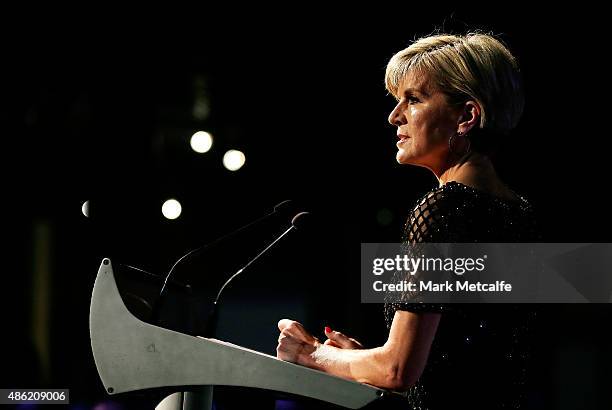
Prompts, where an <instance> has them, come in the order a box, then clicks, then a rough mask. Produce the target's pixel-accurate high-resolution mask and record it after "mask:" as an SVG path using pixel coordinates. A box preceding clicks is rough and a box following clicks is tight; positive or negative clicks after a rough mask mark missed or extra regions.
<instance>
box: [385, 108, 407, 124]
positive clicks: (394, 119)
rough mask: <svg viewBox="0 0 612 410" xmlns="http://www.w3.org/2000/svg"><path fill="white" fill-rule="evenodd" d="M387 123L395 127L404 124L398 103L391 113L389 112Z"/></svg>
mask: <svg viewBox="0 0 612 410" xmlns="http://www.w3.org/2000/svg"><path fill="white" fill-rule="evenodd" d="M388 121H389V124H391V125H395V126H396V127H399V126H400V125H403V124H405V122H406V120H405V118H404V116H403V115H402V110H401V106H400V103H398V104H397V105H396V106H395V108H394V109H393V111H391V114H389V118H388Z"/></svg>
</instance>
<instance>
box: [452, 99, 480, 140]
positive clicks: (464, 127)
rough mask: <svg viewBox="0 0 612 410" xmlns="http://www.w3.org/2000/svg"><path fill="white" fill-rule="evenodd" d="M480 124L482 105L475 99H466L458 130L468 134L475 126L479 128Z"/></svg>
mask: <svg viewBox="0 0 612 410" xmlns="http://www.w3.org/2000/svg"><path fill="white" fill-rule="evenodd" d="M479 124H480V105H479V104H478V103H477V102H476V101H473V100H469V101H466V102H465V103H464V104H463V110H462V112H461V116H460V117H459V124H458V128H457V131H459V132H461V133H462V134H464V135H465V134H467V133H468V132H470V130H471V129H472V128H474V127H476V128H478V126H479Z"/></svg>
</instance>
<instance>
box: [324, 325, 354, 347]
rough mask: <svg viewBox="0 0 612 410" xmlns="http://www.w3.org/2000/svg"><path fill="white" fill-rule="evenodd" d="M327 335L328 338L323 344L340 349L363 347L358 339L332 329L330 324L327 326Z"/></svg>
mask: <svg viewBox="0 0 612 410" xmlns="http://www.w3.org/2000/svg"><path fill="white" fill-rule="evenodd" d="M325 336H327V340H326V341H325V343H323V344H326V345H329V346H334V347H337V348H340V349H363V345H362V344H361V343H359V342H358V341H357V340H355V339H353V338H352V337H348V336H346V335H345V334H344V333H341V332H337V331H335V330H331V328H329V327H328V326H325Z"/></svg>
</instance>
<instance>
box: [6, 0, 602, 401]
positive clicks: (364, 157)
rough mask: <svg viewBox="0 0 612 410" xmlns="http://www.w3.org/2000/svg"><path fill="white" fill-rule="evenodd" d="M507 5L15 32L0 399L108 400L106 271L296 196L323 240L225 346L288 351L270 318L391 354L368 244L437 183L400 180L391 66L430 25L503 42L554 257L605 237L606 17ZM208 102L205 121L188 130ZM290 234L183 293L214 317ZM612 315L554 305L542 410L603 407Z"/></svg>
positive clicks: (243, 300) (168, 258)
mask: <svg viewBox="0 0 612 410" xmlns="http://www.w3.org/2000/svg"><path fill="white" fill-rule="evenodd" d="M490 7H493V6H490ZM495 8H496V9H497V8H499V10H495V13H491V12H485V11H483V10H480V11H476V12H475V11H469V12H468V11H428V10H417V9H415V8H414V7H407V6H406V7H397V8H394V7H390V6H389V7H388V8H385V9H383V10H381V11H380V13H377V12H375V11H373V10H372V11H369V10H360V11H361V12H362V14H361V16H360V17H358V18H357V17H349V16H348V13H347V11H341V10H334V11H332V10H306V9H305V8H304V9H302V10H301V11H299V12H297V11H296V12H290V11H286V10H275V11H274V12H275V13H278V12H281V14H280V17H271V15H270V14H268V13H267V11H265V10H259V11H263V14H264V15H268V17H256V16H255V15H250V14H249V13H248V12H246V13H244V14H242V16H243V17H238V16H236V15H232V14H223V15H216V14H214V15H213V14H211V13H209V12H205V11H197V12H196V11H193V13H191V15H190V17H189V18H184V17H183V18H182V19H179V18H175V17H174V16H172V15H167V16H165V18H163V19H159V20H157V19H155V20H154V19H149V18H147V17H146V16H144V15H141V16H139V18H133V17H129V18H128V17H125V18H117V17H112V18H111V17H107V16H106V15H96V13H92V14H84V15H83V16H81V17H79V18H75V19H72V20H71V21H69V22H67V23H64V22H63V21H61V20H56V19H51V18H48V17H47V16H39V17H32V18H26V19H25V20H26V21H24V23H23V24H17V25H16V27H12V26H11V27H6V28H4V29H3V30H4V32H3V36H2V40H1V43H2V49H3V54H4V58H3V63H2V79H1V83H0V84H1V86H2V89H1V93H0V104H1V106H0V121H1V124H2V125H1V132H2V135H3V149H2V152H3V159H4V161H3V175H4V178H3V190H2V191H3V208H4V209H5V211H4V224H3V225H4V229H3V232H4V234H5V239H6V241H5V245H4V249H5V250H6V251H7V255H6V257H5V258H4V261H5V262H8V263H6V264H5V266H4V269H3V272H2V277H3V282H4V284H3V286H2V289H3V290H4V291H5V292H4V293H5V295H4V297H3V304H4V308H3V318H4V323H5V326H4V328H5V331H4V332H3V334H2V346H3V349H2V350H3V357H2V365H1V367H0V368H1V370H0V372H1V378H2V383H1V385H0V387H4V388H38V387H41V388H42V387H49V388H70V389H71V402H72V403H73V404H72V408H93V406H95V405H96V403H99V402H101V401H103V400H107V399H108V396H107V395H106V394H105V392H104V389H103V386H102V384H101V382H100V381H99V379H98V376H97V372H96V370H95V366H94V363H93V359H92V356H91V350H90V345H89V334H88V323H87V320H88V309H89V298H90V296H91V289H92V286H93V282H94V279H95V275H96V272H97V269H98V266H99V264H100V262H101V260H102V258H104V257H111V258H112V259H113V261H114V262H121V263H125V264H131V265H134V266H138V267H140V268H143V269H146V270H148V271H151V272H153V273H156V274H162V273H164V272H167V271H168V269H169V268H170V266H171V265H172V263H173V262H174V261H175V260H176V259H177V258H178V257H180V256H181V255H182V254H184V253H185V252H187V251H188V250H190V249H193V248H195V247H197V246H199V245H201V244H204V243H207V242H210V241H212V240H214V239H215V238H218V237H219V236H221V235H223V234H225V233H227V232H230V231H233V230H234V229H236V228H238V227H240V226H242V225H245V224H246V223H248V222H249V221H251V220H254V219H256V218H257V217H259V216H261V215H264V214H266V213H268V212H270V211H271V209H272V207H273V206H274V205H275V204H277V203H279V202H280V201H282V200H285V199H293V200H294V201H295V202H294V204H295V205H296V209H298V208H299V210H308V211H310V212H311V213H312V216H313V218H312V226H311V228H310V229H307V230H306V231H305V233H304V234H303V235H295V236H291V237H289V238H287V240H286V241H284V242H283V243H282V244H280V246H279V247H278V248H276V249H274V250H273V251H272V252H271V253H270V254H267V255H266V256H265V258H263V259H261V260H259V261H258V262H257V263H256V264H254V265H253V266H252V267H251V269H250V271H248V272H247V271H245V274H244V276H243V277H241V278H239V279H238V280H237V282H236V283H234V284H233V285H232V287H231V288H229V290H228V293H227V299H226V300H225V303H224V305H223V307H222V309H221V312H220V326H219V329H218V337H219V338H221V339H224V340H228V341H231V342H234V343H237V344H240V345H243V346H246V347H251V348H255V349H257V350H261V351H264V352H267V353H270V354H274V349H275V346H276V337H277V330H276V322H277V321H278V319H280V318H282V317H291V318H294V319H296V320H300V321H302V322H303V323H304V324H305V325H306V326H307V327H308V328H309V329H311V330H312V331H313V332H314V333H315V334H317V335H318V336H319V337H322V329H323V327H324V326H325V325H329V326H332V327H333V328H337V329H340V330H343V331H345V332H346V333H349V334H351V335H354V336H355V337H356V338H358V339H360V340H362V341H363V342H364V344H366V345H375V344H376V343H381V342H382V341H384V338H385V336H386V335H385V327H384V322H383V316H382V308H381V306H377V305H361V304H360V303H359V293H358V290H357V289H358V284H357V283H356V282H357V280H356V278H357V269H358V266H356V264H357V263H358V262H357V260H358V259H357V253H358V252H359V250H358V249H359V243H360V242H379V241H380V242H382V241H387V242H395V241H397V240H398V239H399V237H400V235H401V228H402V225H403V222H404V221H403V219H404V218H405V217H406V216H407V213H408V211H409V210H410V207H411V206H412V204H413V203H414V201H415V200H416V199H417V198H419V197H420V196H421V195H423V194H424V193H425V192H426V191H427V190H428V189H430V188H432V187H433V186H435V184H436V181H435V180H434V179H433V177H432V176H431V175H429V174H428V173H427V172H426V171H424V170H421V169H416V168H413V167H401V166H399V165H398V164H397V163H396V162H395V151H396V148H395V130H394V129H393V127H391V126H390V125H388V124H387V122H386V119H387V115H388V113H389V111H390V110H391V109H392V108H393V106H394V100H393V98H392V97H391V96H389V95H387V93H386V91H385V89H384V83H383V75H384V68H385V65H386V62H387V60H388V59H389V58H390V57H391V55H392V54H393V53H394V52H396V51H398V50H400V49H401V48H404V47H406V46H407V45H408V44H409V42H410V41H411V40H412V39H414V38H417V37H420V36H422V35H426V34H430V33H431V32H432V31H433V30H434V29H435V28H441V29H442V31H451V32H465V31H466V29H475V28H478V29H483V30H485V31H489V30H492V31H493V32H494V33H496V34H499V35H500V37H501V39H502V40H504V41H505V42H506V43H507V44H508V45H509V47H510V48H511V50H513V52H514V53H515V55H516V56H517V58H518V59H519V62H520V64H521V66H522V69H523V72H524V77H525V84H526V91H527V106H526V111H525V114H524V117H523V120H522V122H521V124H520V126H519V127H518V129H517V130H516V132H515V133H514V134H513V135H512V136H511V137H510V138H509V139H508V141H506V143H505V145H504V148H503V150H502V151H501V155H500V157H499V158H498V170H499V172H500V174H501V175H502V177H503V179H504V180H505V181H506V182H507V183H508V185H510V186H511V187H513V189H514V190H515V191H517V192H518V193H520V194H523V195H525V196H526V197H527V198H529V199H530V201H531V202H532V204H533V205H534V207H535V208H536V211H537V213H538V216H539V219H540V222H541V225H542V228H543V234H544V240H545V241H547V242H609V241H610V237H609V233H608V232H609V231H608V229H609V227H610V218H609V213H608V211H609V204H608V200H607V196H606V192H607V190H608V189H607V186H606V184H607V171H608V169H607V165H608V161H609V159H608V158H609V154H608V153H609V148H608V147H609V143H608V139H609V137H610V135H609V123H610V119H609V96H610V91H611V90H610V87H609V80H608V78H609V77H608V71H609V69H608V66H607V65H606V64H605V63H604V58H605V55H606V53H607V49H608V48H609V45H608V44H607V41H606V37H605V34H604V33H603V32H604V29H605V27H606V23H607V22H606V21H602V20H603V18H600V17H599V16H600V14H599V13H598V11H597V10H585V9H583V11H580V12H577V11H576V10H545V11H541V12H538V13H536V12H535V11H533V10H530V9H528V8H517V7H516V6H503V5H499V6H495ZM186 14H190V13H186ZM94 16H96V17H99V18H98V19H96V18H94ZM244 16H250V17H244ZM21 17H23V16H21ZM7 20H10V16H7ZM202 96H204V98H206V100H207V101H208V102H209V103H210V115H209V116H208V117H207V118H205V119H197V118H195V117H194V115H193V108H194V102H195V101H196V100H197V98H199V97H202ZM200 129H203V130H207V131H209V132H211V133H212V134H213V136H214V137H215V141H214V145H213V148H212V150H211V151H209V152H208V153H206V154H196V153H194V152H193V151H192V150H191V148H190V147H189V137H190V136H191V134H192V133H193V132H194V131H197V130H200ZM230 148H235V149H240V150H242V151H243V152H244V153H245V154H246V164H245V166H244V167H243V168H242V169H240V170H239V171H237V172H235V173H233V172H230V171H227V170H225V169H224V168H223V167H222V166H221V158H222V155H223V153H224V152H225V150H227V149H230ZM170 197H174V198H177V199H179V200H180V201H181V204H182V206H183V212H182V214H181V217H180V218H179V219H177V220H174V221H169V220H166V219H164V218H163V217H162V215H161V212H160V209H161V204H162V203H163V201H164V200H166V199H167V198H170ZM86 200H89V201H90V207H91V209H90V217H89V218H86V217H85V216H84V215H83V214H82V213H81V205H82V204H83V202H84V201H86ZM289 219H290V218H289ZM287 224H288V222H287V220H284V221H276V222H274V223H269V224H267V225H265V226H263V227H262V229H261V231H260V232H259V231H258V232H257V233H256V234H255V233H254V234H253V235H252V236H248V237H245V238H241V239H240V240H236V241H233V242H228V243H226V244H224V245H223V246H222V247H221V248H220V250H219V251H218V252H216V253H215V254H214V257H215V258H216V259H214V260H215V262H214V263H213V262H210V261H211V260H213V259H212V258H213V256H212V255H209V256H210V259H209V258H208V256H207V255H206V254H205V255H202V256H201V257H200V258H195V259H194V260H193V261H192V262H193V263H191V264H190V265H189V266H185V267H184V268H182V269H180V270H178V271H177V280H182V281H184V282H188V283H192V284H193V285H194V287H195V288H196V293H197V295H196V296H198V297H200V296H201V297H202V300H204V299H205V298H206V297H207V296H206V295H207V292H208V293H210V288H207V287H206V284H210V282H207V281H209V280H210V281H212V282H214V281H218V280H220V279H219V278H221V277H223V275H227V274H228V273H232V272H233V271H234V270H235V268H236V267H237V266H240V264H242V263H244V262H245V261H246V260H248V258H249V257H252V256H254V255H255V254H256V253H257V251H258V250H261V249H262V248H263V247H264V246H265V244H266V243H267V242H268V241H269V240H270V239H271V238H273V237H274V235H275V234H277V233H279V232H280V231H281V230H282V228H283V227H286V226H287ZM211 286H212V285H211ZM198 292H201V294H200V293H198ZM196 299H197V298H196ZM202 303H203V306H204V305H205V302H202ZM202 309H203V308H202ZM611 313H612V312H611V311H610V307H609V305H549V306H543V307H542V315H543V316H542V317H541V319H542V320H541V321H540V327H539V328H538V329H537V330H536V337H537V346H536V362H535V364H534V369H533V373H532V377H531V379H530V380H531V381H530V393H529V403H530V408H555V409H566V408H567V409H571V408H578V407H580V408H602V407H606V406H609V404H610V399H609V394H608V392H607V391H606V389H607V387H608V385H609V380H610V379H609V376H608V371H607V370H608V367H609V365H610V362H611V361H610V352H609V348H608V346H609V343H610V339H609V336H607V332H606V329H607V327H608V326H609V320H610V317H611ZM130 400H132V401H130ZM135 400H136V399H134V398H130V397H127V398H125V397H124V398H118V399H117V401H118V402H119V403H120V404H121V403H124V405H125V406H130V407H133V406H136V404H134V403H135V402H136V403H137V400H136V401H135ZM604 402H605V403H604ZM126 403H128V404H126Z"/></svg>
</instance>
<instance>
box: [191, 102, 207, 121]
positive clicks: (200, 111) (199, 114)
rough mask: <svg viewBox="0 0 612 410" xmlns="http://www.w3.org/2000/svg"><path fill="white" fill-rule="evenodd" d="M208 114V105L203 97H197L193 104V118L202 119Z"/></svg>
mask: <svg viewBox="0 0 612 410" xmlns="http://www.w3.org/2000/svg"><path fill="white" fill-rule="evenodd" d="M209 115H210V106H209V105H208V101H206V100H205V99H198V100H196V101H195V102H194V104H193V118H195V119H196V120H199V121H203V120H205V119H206V118H208V116H209Z"/></svg>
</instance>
